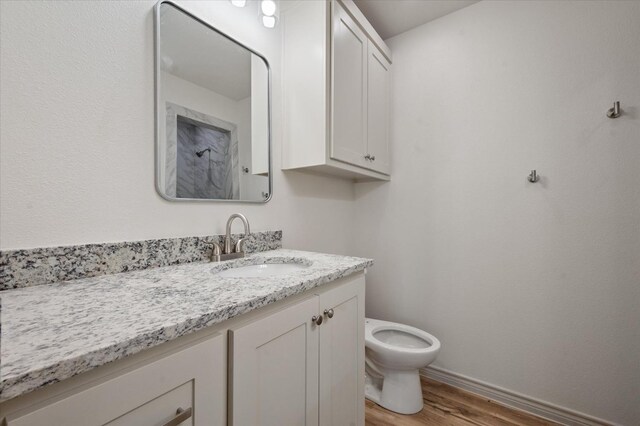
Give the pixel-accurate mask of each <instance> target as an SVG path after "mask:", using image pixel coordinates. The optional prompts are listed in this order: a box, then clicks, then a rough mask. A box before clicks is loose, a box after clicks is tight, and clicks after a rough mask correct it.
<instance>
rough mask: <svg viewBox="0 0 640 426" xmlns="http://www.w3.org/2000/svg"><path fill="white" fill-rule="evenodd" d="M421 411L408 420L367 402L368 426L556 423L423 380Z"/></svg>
mask: <svg viewBox="0 0 640 426" xmlns="http://www.w3.org/2000/svg"><path fill="white" fill-rule="evenodd" d="M421 379H422V394H423V396H424V408H423V409H422V411H421V412H419V413H417V414H413V415H410V416H405V415H401V414H396V413H393V412H391V411H389V410H385V409H384V408H382V407H380V406H379V405H377V404H375V403H373V402H371V401H369V400H366V407H365V424H366V425H367V426H382V425H384V426H386V425H393V426H418V425H434V426H469V425H483V426H484V425H487V426H494V425H497V426H507V425H509V426H513V425H526V426H550V425H557V423H554V422H551V421H548V420H544V419H541V418H539V417H536V416H533V415H531V414H528V413H525V412H522V411H518V410H514V409H512V408H507V407H505V406H503V405H499V404H497V403H495V402H493V401H491V400H488V399H486V398H483V397H481V396H478V395H475V394H472V393H469V392H466V391H464V390H462V389H458V388H454V387H453V386H449V385H447V384H444V383H441V382H436V381H434V380H431V379H427V378H425V377H422V378H421Z"/></svg>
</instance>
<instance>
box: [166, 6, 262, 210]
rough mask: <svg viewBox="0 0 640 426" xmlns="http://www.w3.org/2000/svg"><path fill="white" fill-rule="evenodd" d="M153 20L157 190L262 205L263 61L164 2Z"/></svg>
mask: <svg viewBox="0 0 640 426" xmlns="http://www.w3.org/2000/svg"><path fill="white" fill-rule="evenodd" d="M156 19H157V25H158V27H157V31H158V33H157V35H156V44H157V45H156V54H157V58H156V60H157V64H156V65H157V70H156V73H157V74H156V84H157V93H156V96H157V103H158V105H157V117H156V119H157V125H158V129H157V130H158V140H157V141H156V143H157V149H156V156H157V180H158V181H157V187H158V191H159V192H160V194H161V195H162V196H163V197H165V198H167V199H170V200H227V201H251V202H265V201H268V199H269V198H270V194H271V179H270V174H269V173H270V137H269V68H268V65H267V62H266V60H265V59H264V58H263V57H261V56H259V55H258V54H256V53H254V52H252V51H251V50H249V49H248V48H246V47H244V46H242V45H240V44H239V43H237V42H235V41H233V40H232V39H230V38H229V37H227V36H226V35H224V34H222V33H220V32H218V31H217V30H215V29H213V28H211V27H209V26H208V25H206V24H204V23H203V22H201V21H199V20H198V19H197V18H195V17H193V16H191V15H189V14H188V13H187V12H185V11H183V10H181V9H180V8H178V7H177V6H175V5H173V4H171V3H160V5H159V6H158V10H157V14H156Z"/></svg>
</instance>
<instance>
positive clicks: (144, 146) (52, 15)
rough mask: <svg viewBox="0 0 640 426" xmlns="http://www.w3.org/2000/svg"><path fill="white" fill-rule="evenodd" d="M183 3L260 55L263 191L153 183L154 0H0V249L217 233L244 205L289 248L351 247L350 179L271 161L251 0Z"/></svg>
mask: <svg viewBox="0 0 640 426" xmlns="http://www.w3.org/2000/svg"><path fill="white" fill-rule="evenodd" d="M179 3H180V4H182V5H183V6H185V7H187V8H188V9H189V10H191V11H193V12H194V13H196V14H197V15H199V16H201V17H203V18H204V19H206V20H207V21H208V22H211V23H212V24H214V25H215V26H217V27H218V28H220V29H221V30H222V31H225V32H227V33H228V34H230V35H232V36H233V37H236V38H237V39H238V40H239V41H241V42H243V43H246V44H248V45H251V46H253V47H254V48H255V49H256V50H257V51H259V52H261V53H262V54H264V55H265V56H266V57H267V59H268V60H269V61H270V65H271V68H272V71H273V76H272V77H273V80H272V81H273V89H274V90H273V114H274V115H273V138H274V152H273V159H274V164H273V166H274V170H275V174H274V186H275V188H274V197H273V199H272V201H270V202H269V203H268V204H266V205H246V204H216V203H169V202H167V201H164V200H163V199H162V198H160V196H159V195H158V194H156V192H155V189H154V98H153V93H154V92H153V90H154V84H153V13H152V10H153V6H154V4H155V1H135V2H71V1H55V2H41V1H33V2H29V1H20V2H7V1H2V2H0V19H1V21H0V55H1V56H0V63H2V73H0V92H1V93H2V96H0V141H1V144H0V199H1V202H0V248H2V249H17V248H30V247H39V246H57V245H68V244H82V243H89V242H106V241H127V240H142V239H149V238H164V237H179V236H189V235H210V234H212V233H224V225H225V223H226V220H227V218H228V217H229V215H230V214H231V213H234V212H242V213H244V214H246V215H247V217H248V218H249V220H250V222H251V226H252V229H255V230H266V229H282V230H283V231H284V245H285V246H286V247H293V248H301V249H313V250H318V251H327V252H337V253H346V252H348V248H347V246H348V244H349V241H350V239H351V236H350V229H351V225H352V221H353V210H354V205H353V204H354V203H353V184H352V183H349V182H346V181H342V180H337V179H331V178H323V177H318V176H310V175H303V174H300V173H292V172H287V173H286V174H285V173H283V172H281V171H280V139H281V138H280V133H281V126H280V122H281V97H280V91H281V82H280V52H281V49H280V47H281V34H280V30H279V28H278V29H276V30H268V29H265V28H264V27H263V26H262V25H261V24H260V22H259V20H258V18H257V17H258V10H257V4H256V3H250V5H249V6H248V7H247V8H244V9H238V8H235V7H234V6H232V5H231V4H230V3H229V2H227V1H214V2H198V1H192V2H189V1H184V2H179ZM310 218H313V220H310ZM236 226H237V227H238V228H237V230H240V226H239V225H236ZM234 230H236V228H235V227H234Z"/></svg>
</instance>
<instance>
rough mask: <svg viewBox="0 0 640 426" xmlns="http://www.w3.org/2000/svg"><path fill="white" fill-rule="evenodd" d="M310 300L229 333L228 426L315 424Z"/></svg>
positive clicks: (314, 301)
mask: <svg viewBox="0 0 640 426" xmlns="http://www.w3.org/2000/svg"><path fill="white" fill-rule="evenodd" d="M318 314H319V313H318V297H317V296H314V297H311V298H309V299H306V300H304V301H302V302H299V303H296V304H295V305H293V306H290V307H286V308H284V309H282V310H280V311H277V312H275V313H273V314H271V315H269V316H267V317H264V318H261V319H258V320H256V321H253V322H251V323H249V324H247V325H244V326H239V328H233V329H230V330H229V371H230V375H229V384H230V388H229V398H230V400H229V424H230V425H237V426H246V425H252V426H258V425H273V426H282V425H287V426H296V425H301V426H304V425H306V426H313V425H317V424H318V331H319V329H320V328H321V327H322V326H317V325H315V324H314V323H312V321H311V317H312V316H314V315H318Z"/></svg>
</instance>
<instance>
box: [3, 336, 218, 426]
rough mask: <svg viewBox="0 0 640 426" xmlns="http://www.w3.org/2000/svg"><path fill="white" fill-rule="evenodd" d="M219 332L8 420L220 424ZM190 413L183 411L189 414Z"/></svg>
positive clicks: (81, 424) (74, 424) (83, 425)
mask: <svg viewBox="0 0 640 426" xmlns="http://www.w3.org/2000/svg"><path fill="white" fill-rule="evenodd" d="M224 349H225V348H224V338H223V336H220V335H217V336H215V337H212V338H209V339H207V340H205V341H203V342H201V343H198V344H196V345H194V346H190V347H189V348H187V349H184V350H182V351H180V352H176V353H174V354H172V355H168V356H166V357H164V358H161V359H159V360H157V361H155V362H151V363H149V364H147V365H144V366H142V367H140V368H137V369H135V370H132V371H130V372H128V373H125V374H122V375H120V376H117V377H115V378H113V379H111V380H109V381H106V382H104V383H101V384H99V385H96V386H93V387H91V388H89V389H86V390H84V391H81V392H78V393H75V394H73V395H71V396H69V397H67V398H64V399H62V400H59V401H57V402H54V403H52V404H49V405H46V406H44V407H42V408H40V409H37V410H35V411H32V412H30V413H28V414H25V415H22V416H20V417H16V418H13V417H9V418H7V425H8V426H41V425H42V426H45V425H46V426H50V425H66V426H90V425H96V426H97V425H105V424H107V425H114V426H115V425H127V426H138V425H139V426H149V425H157V426H161V425H164V424H166V423H168V422H170V421H171V420H173V419H175V418H176V415H177V411H178V409H181V410H184V411H186V413H185V414H184V415H183V417H187V418H185V419H184V421H183V422H181V423H180V425H181V426H187V425H190V426H191V425H197V426H199V425H219V426H222V425H225V424H226V420H227V418H226V393H225V391H226V389H225V378H226V371H225V350H224ZM189 413H190V414H191V415H190V416H188V414H189Z"/></svg>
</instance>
